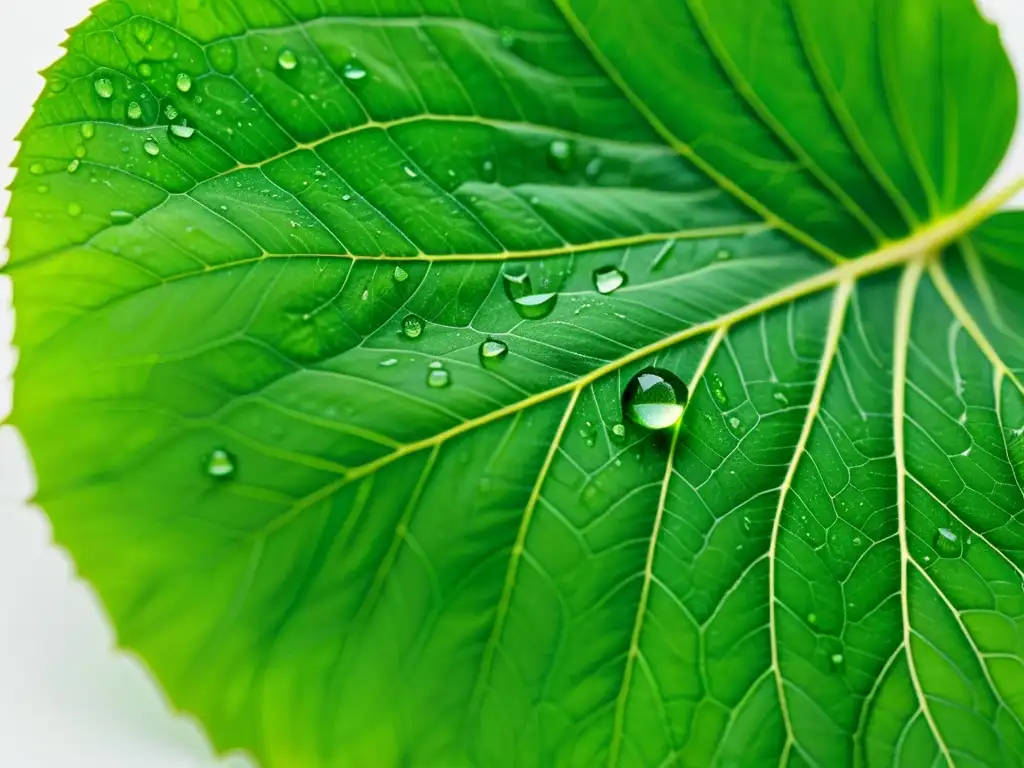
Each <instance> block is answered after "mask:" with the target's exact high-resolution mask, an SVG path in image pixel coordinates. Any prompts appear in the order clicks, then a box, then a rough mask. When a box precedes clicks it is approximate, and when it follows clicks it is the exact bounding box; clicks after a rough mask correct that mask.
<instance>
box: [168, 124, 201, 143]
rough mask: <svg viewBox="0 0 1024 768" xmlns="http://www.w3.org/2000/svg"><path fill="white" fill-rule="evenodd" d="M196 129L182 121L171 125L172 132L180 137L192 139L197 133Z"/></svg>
mask: <svg viewBox="0 0 1024 768" xmlns="http://www.w3.org/2000/svg"><path fill="white" fill-rule="evenodd" d="M195 132H196V129H195V128H193V127H192V126H191V125H188V124H187V123H181V124H180V125H179V124H177V123H175V124H174V125H172V126H171V133H173V134H174V135H175V136H177V137H178V138H179V139H191V138H192V136H193V135H195Z"/></svg>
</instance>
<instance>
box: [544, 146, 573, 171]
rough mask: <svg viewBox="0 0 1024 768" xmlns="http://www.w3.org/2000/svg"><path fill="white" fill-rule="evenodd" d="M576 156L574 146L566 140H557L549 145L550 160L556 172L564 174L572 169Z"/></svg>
mask: <svg viewBox="0 0 1024 768" xmlns="http://www.w3.org/2000/svg"><path fill="white" fill-rule="evenodd" d="M575 154H576V152H575V150H574V149H573V146H572V144H570V143H569V142H568V141H566V140H565V139H555V140H554V141H552V142H551V143H550V144H548V160H549V162H550V163H551V166H552V167H553V168H554V169H555V170H556V171H562V172H563V173H564V172H565V171H568V170H569V169H570V168H572V164H573V161H574V159H575Z"/></svg>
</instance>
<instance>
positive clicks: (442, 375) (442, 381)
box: [427, 367, 452, 389]
mask: <svg viewBox="0 0 1024 768" xmlns="http://www.w3.org/2000/svg"><path fill="white" fill-rule="evenodd" d="M451 383H452V377H451V375H450V374H449V373H448V370H447V369H446V368H443V367H440V368H434V367H431V368H430V370H429V371H428V373H427V386H428V387H431V388H433V389H444V388H445V387H447V386H448V385H449V384H451Z"/></svg>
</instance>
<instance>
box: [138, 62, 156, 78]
mask: <svg viewBox="0 0 1024 768" xmlns="http://www.w3.org/2000/svg"><path fill="white" fill-rule="evenodd" d="M138 73H139V77H143V78H149V77H152V76H153V67H152V65H150V64H148V63H146V62H145V61H144V62H142V63H141V64H139V66H138Z"/></svg>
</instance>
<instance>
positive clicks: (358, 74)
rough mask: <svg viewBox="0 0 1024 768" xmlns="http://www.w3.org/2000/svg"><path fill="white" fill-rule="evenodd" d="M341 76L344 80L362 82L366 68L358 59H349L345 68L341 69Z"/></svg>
mask: <svg viewBox="0 0 1024 768" xmlns="http://www.w3.org/2000/svg"><path fill="white" fill-rule="evenodd" d="M341 76H342V77H344V78H345V79H346V80H352V81H356V80H362V79H363V78H364V77H366V67H364V66H363V65H362V64H361V63H360V62H359V60H358V59H355V58H353V59H349V60H348V61H347V62H346V63H345V66H344V67H342V70H341Z"/></svg>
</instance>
